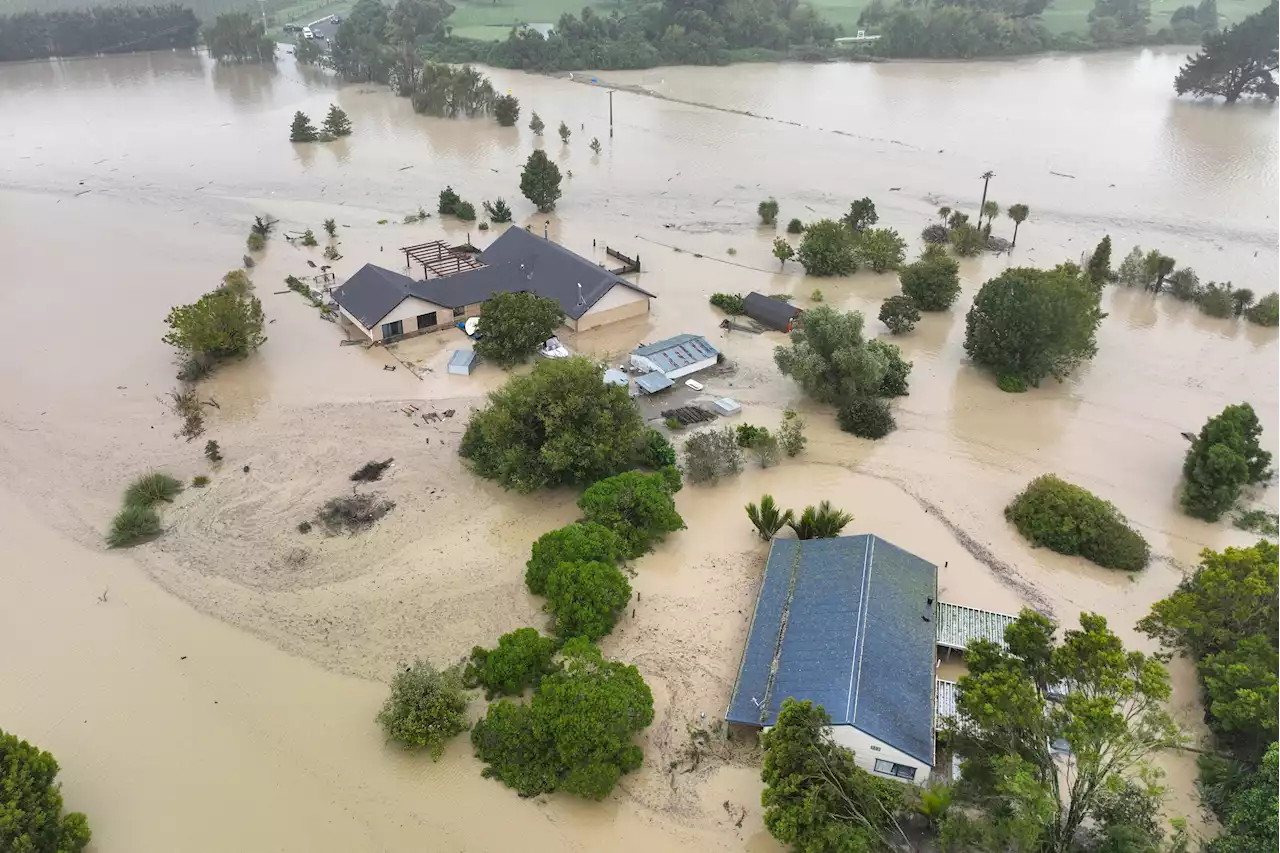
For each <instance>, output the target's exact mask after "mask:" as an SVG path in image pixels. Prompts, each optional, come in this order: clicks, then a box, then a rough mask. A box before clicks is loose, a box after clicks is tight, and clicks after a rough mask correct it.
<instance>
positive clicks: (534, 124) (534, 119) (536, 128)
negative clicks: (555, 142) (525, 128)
mask: <svg viewBox="0 0 1280 853" xmlns="http://www.w3.org/2000/svg"><path fill="white" fill-rule="evenodd" d="M546 127H547V126H546V125H545V124H543V122H542V119H541V117H539V116H538V114H537V113H534V114H533V115H532V116H531V117H530V118H529V129H530V130H532V131H533V135H534V136H541V135H542V131H543V130H545V129H546Z"/></svg>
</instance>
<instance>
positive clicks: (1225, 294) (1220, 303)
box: [1196, 281, 1235, 318]
mask: <svg viewBox="0 0 1280 853" xmlns="http://www.w3.org/2000/svg"><path fill="white" fill-rule="evenodd" d="M1233 292H1234V291H1232V289H1231V282H1229V281H1228V282H1223V283H1222V284H1218V283H1217V282H1216V281H1211V282H1209V283H1208V284H1206V285H1205V286H1204V288H1203V289H1202V290H1200V291H1199V292H1198V293H1197V294H1196V302H1197V304H1199V306H1200V310H1201V312H1203V313H1205V314H1208V315H1209V316H1210V317H1222V318H1226V317H1230V316H1231V314H1232V312H1233V311H1234V310H1235V306H1234V304H1233V302H1232V293H1233Z"/></svg>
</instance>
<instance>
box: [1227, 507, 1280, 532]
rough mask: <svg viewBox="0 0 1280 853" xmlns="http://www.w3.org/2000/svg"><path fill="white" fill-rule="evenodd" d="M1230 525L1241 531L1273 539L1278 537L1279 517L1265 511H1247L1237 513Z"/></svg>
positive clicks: (1279, 530) (1279, 529)
mask: <svg viewBox="0 0 1280 853" xmlns="http://www.w3.org/2000/svg"><path fill="white" fill-rule="evenodd" d="M1231 523H1232V524H1233V525H1235V526H1236V527H1238V528H1239V529H1241V530H1248V531H1249V532H1250V533H1257V534H1259V535H1260V536H1270V537H1272V538H1275V537H1276V536H1280V515H1277V514H1276V513H1274V512H1268V511H1267V510H1265V509H1249V510H1244V511H1243V512H1238V513H1236V515H1235V516H1234V517H1233V518H1232V519H1231Z"/></svg>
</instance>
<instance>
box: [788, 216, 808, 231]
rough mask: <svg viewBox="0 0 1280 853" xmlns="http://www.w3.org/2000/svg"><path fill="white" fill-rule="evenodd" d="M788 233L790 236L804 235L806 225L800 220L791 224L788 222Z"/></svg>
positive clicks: (793, 220)
mask: <svg viewBox="0 0 1280 853" xmlns="http://www.w3.org/2000/svg"><path fill="white" fill-rule="evenodd" d="M787 233H788V234H803V233H804V223H803V222H801V221H800V220H799V219H792V220H791V221H790V222H788V223H787Z"/></svg>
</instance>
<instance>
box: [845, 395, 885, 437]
mask: <svg viewBox="0 0 1280 853" xmlns="http://www.w3.org/2000/svg"><path fill="white" fill-rule="evenodd" d="M836 423H837V424H839V425H840V429H842V430H844V431H845V432H851V433H853V434H854V435H856V436H858V437H859V438H871V439H876V438H884V437H885V436H886V435H888V434H889V433H891V432H893V429H894V427H896V426H897V424H895V423H894V421H893V414H892V413H891V412H890V411H889V403H888V402H887V401H885V400H882V399H880V398H879V397H868V396H861V397H854V398H853V399H852V400H850V401H849V402H847V403H845V404H844V405H843V406H841V407H840V408H839V409H838V410H837V411H836Z"/></svg>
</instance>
